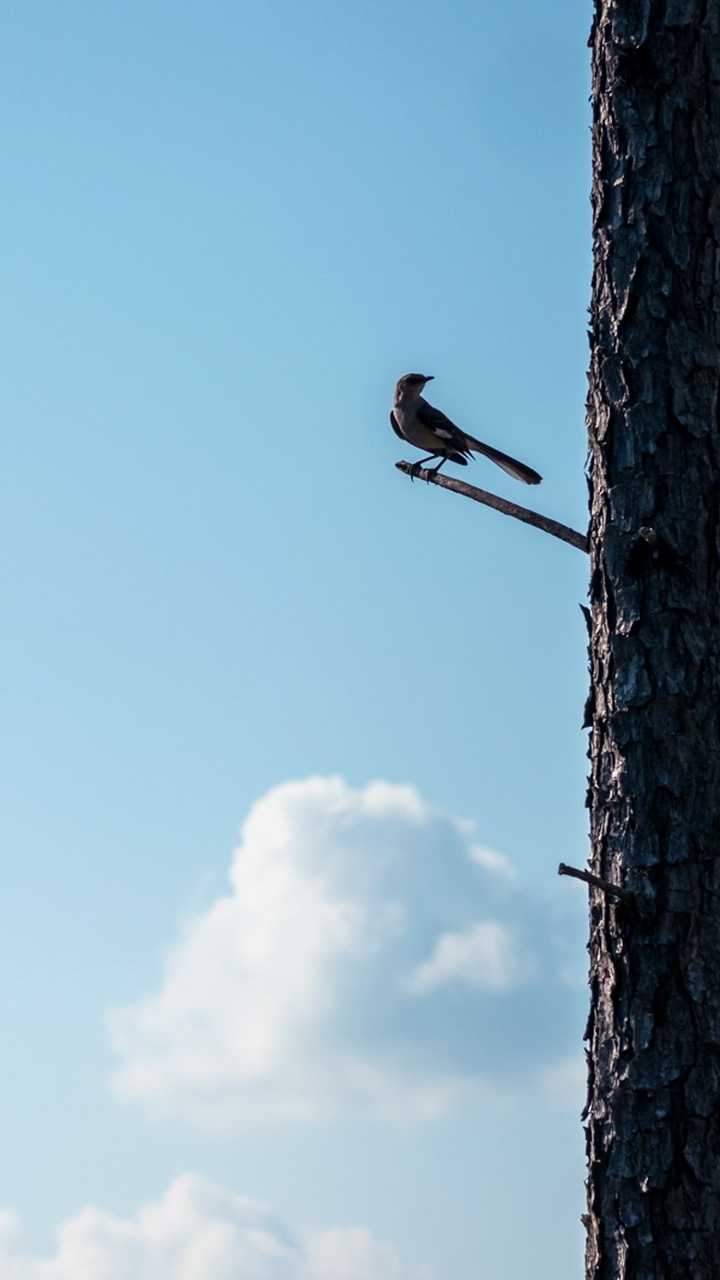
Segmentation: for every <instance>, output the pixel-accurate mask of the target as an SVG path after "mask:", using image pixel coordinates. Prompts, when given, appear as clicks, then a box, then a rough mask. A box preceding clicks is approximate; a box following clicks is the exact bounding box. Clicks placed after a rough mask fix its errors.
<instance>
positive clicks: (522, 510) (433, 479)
mask: <svg viewBox="0 0 720 1280" xmlns="http://www.w3.org/2000/svg"><path fill="white" fill-rule="evenodd" d="M395 466H396V467H397V469H398V471H404V472H405V475H406V476H415V475H416V476H417V477H418V479H419V480H427V481H428V482H429V483H430V484H439V485H440V488H441V489H452V490H453V493H462V494H463V495H464V496H465V497H466V498H472V500H473V502H482V503H483V504H484V505H485V506H486V507H493V508H494V510H495V511H502V513H503V515H505V516H514V517H515V519H516V520H522V521H523V523H524V524H532V525H534V526H535V528H536V529H543V530H544V531H545V533H550V534H552V536H553V538H560V540H561V541H562V542H569V543H570V546H571V547H577V548H578V549H579V550H580V551H587V550H588V540H587V538H586V536H585V534H584V533H578V532H577V530H576V529H570V528H568V526H567V525H566V524H560V522H559V521H558V520H551V519H550V517H549V516H541V515H540V513H539V512H537V511H529V510H528V508H527V507H518V506H516V504H515V503H514V502H508V501H507V499H506V498H498V497H497V495H496V494H494V493H488V492H487V491H486V490H485V489H476V488H475V485H474V484H466V483H465V481H464V480H456V479H455V476H441V475H435V474H434V473H433V472H432V471H427V470H426V469H425V467H420V468H419V469H418V470H414V469H413V467H412V464H411V463H409V462H396V463H395Z"/></svg>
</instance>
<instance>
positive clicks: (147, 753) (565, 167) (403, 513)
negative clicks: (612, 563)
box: [0, 0, 590, 1280]
mask: <svg viewBox="0 0 720 1280" xmlns="http://www.w3.org/2000/svg"><path fill="white" fill-rule="evenodd" d="M589 10H590V6H589V5H580V6H578V5H577V4H576V3H574V0H546V2H545V3H543V4H542V5H539V4H538V3H537V0H505V3H503V4H500V3H498V2H497V0H472V3H471V0H445V3H443V4H439V3H430V2H429V0H413V3H410V0H383V3H380V2H379V0H364V3H362V4H360V3H354V2H350V3H343V2H342V0H334V2H333V0H263V3H260V0H245V2H244V3H243V0H234V2H231V0H173V3H170V0H67V2H66V3H62V4H57V3H50V0H19V3H16V4H13V5H9V6H6V7H5V9H4V11H3V14H2V15H1V16H0V61H1V63H2V68H1V73H0V86H1V88H0V93H1V94H2V98H3V109H2V112H0V154H1V156H2V167H3V174H4V184H3V185H4V199H3V206H2V215H1V217H2V242H3V246H4V252H3V255H2V267H1V270H2V276H3V279H2V293H3V297H4V299H5V307H4V309H3V317H4V318H3V326H4V334H3V339H4V341H3V346H4V350H5V359H4V361H3V373H2V390H3V401H4V414H3V417H4V420H5V431H4V433H3V435H4V441H3V459H2V486H3V502H2V512H3V514H2V521H3V531H2V548H3V551H2V555H3V599H4V611H3V612H4V622H3V627H2V648H3V653H2V661H1V662H0V672H1V675H0V679H1V680H2V702H3V714H2V770H3V775H4V777H5V779H6V801H5V805H4V819H3V891H2V894H0V1001H1V1003H2V1020H3V1025H4V1030H5V1035H4V1047H3V1052H2V1054H0V1086H1V1094H0V1096H1V1097H2V1125H1V1128H0V1132H1V1134H2V1144H1V1145H2V1152H3V1156H2V1162H1V1163H0V1205H2V1206H4V1207H5V1208H4V1210H3V1212H2V1214H0V1280H39V1277H40V1274H41V1275H42V1280H77V1277H78V1276H79V1275H82V1276H83V1280H176V1278H177V1280H430V1278H432V1280H527V1277H528V1276H530V1275H532V1277H533V1280H571V1278H572V1280H575V1277H577V1276H578V1275H579V1274H580V1270H581V1262H580V1257H581V1249H582V1240H581V1229H580V1225H579V1215H580V1213H581V1212H582V1210H583V1188H582V1181H583V1176H584V1170H583V1149H582V1148H583V1138H582V1129H581V1124H580V1120H579V1113H580V1108H581V1105H582V1065H581V1058H582V1045H581V1037H582V1030H583V1025H584V1018H585V1012H586V999H587V998H586V991H585V986H584V979H585V968H586V956H585V951H584V942H585V908H586V903H585V894H584V892H583V889H582V887H581V886H579V885H578V884H576V883H569V882H567V881H560V880H558V878H557V875H556V869H557V864H558V862H559V861H561V860H564V861H567V862H570V863H575V864H579V863H582V862H583V860H584V858H585V855H586V849H587V834H586V830H587V823H586V813H585V810H584V789H585V774H586V760H585V749H586V742H585V737H584V735H583V733H582V732H581V730H580V724H581V720H582V705H583V701H584V697H585V692H586V686H587V674H586V656H585V635H584V627H583V622H582V617H581V613H580V609H579V607H578V605H579V604H580V603H582V602H583V601H584V598H585V591H586V578H587V565H586V561H585V557H584V556H583V554H582V553H581V552H579V551H577V550H575V549H574V548H572V547H570V546H567V545H565V544H561V543H560V542H557V541H555V540H553V539H551V538H549V537H548V536H546V535H545V534H543V533H541V532H539V531H537V530H533V529H530V528H528V527H527V526H523V525H520V524H519V523H517V522H515V521H511V520H509V519H506V518H504V517H502V516H500V515H498V514H496V513H495V512H492V511H489V510H487V509H486V508H481V507H477V506H475V504H471V503H469V502H467V501H465V500H464V499H462V498H460V497H458V496H456V495H453V494H449V493H446V492H442V491H440V490H438V489H435V488H428V487H427V486H424V485H423V484H421V483H415V484H414V485H413V484H411V483H410V482H409V481H408V479H407V478H406V477H405V476H403V475H401V474H400V473H398V472H397V471H396V470H395V468H394V466H393V464H394V462H395V461H396V460H397V459H398V458H401V457H408V458H413V456H417V455H414V451H413V450H412V448H411V447H410V446H407V447H404V446H402V445H401V444H400V442H399V441H398V440H397V439H396V437H395V436H394V435H393V434H392V432H391V430H390V426H389V423H388V412H389V409H390V406H391V402H392V389H393V384H394V382H395V380H396V379H397V378H398V377H399V376H400V375H401V374H403V373H406V372H409V371H411V370H412V371H420V372H423V373H431V374H434V376H435V381H434V382H433V383H432V384H431V387H430V388H429V390H428V397H429V398H430V399H431V400H432V401H433V402H434V403H436V404H438V405H439V406H440V407H442V408H443V409H444V410H445V411H446V412H447V413H448V414H449V415H450V416H451V417H452V418H453V419H454V420H455V421H457V422H459V423H461V424H462V425H463V426H465V427H466V428H467V429H468V430H469V431H471V432H473V433H474V434H476V435H479V436H480V438H481V439H486V440H488V441H489V442H490V443H492V444H495V445H497V446H498V447H500V448H502V449H505V450H506V451H507V452H509V453H511V454H514V455H515V456H517V457H519V458H521V459H523V460H524V461H526V462H527V463H529V464H530V465H531V466H534V467H536V468H537V469H538V470H539V471H541V472H542V474H543V476H544V477H545V479H544V481H543V484H542V486H541V487H540V488H538V489H532V490H528V489H525V488H524V487H523V486H521V485H519V484H517V483H516V482H514V481H513V480H512V479H510V478H509V477H507V476H505V475H504V474H503V473H502V472H500V471H499V470H497V469H496V468H494V467H492V466H491V465H490V464H489V463H486V462H484V461H482V460H478V461H476V462H473V463H472V464H471V465H470V466H469V467H468V469H467V472H463V478H466V479H469V480H470V481H475V482H476V483H478V484H479V485H481V486H483V487H488V488H492V489H494V490H495V491H496V492H498V493H502V494H504V495H505V496H506V497H509V498H512V499H514V500H516V501H518V502H521V503H522V502H527V503H528V504H529V505H531V506H532V505H535V506H536V507H537V508H538V509H539V510H542V511H544V512H546V513H547V514H549V515H551V516H553V517H554V518H556V519H559V520H562V521H564V522H566V523H568V524H570V525H573V526H575V527H576V528H581V529H582V528H584V526H585V524H586V519H587V516H586V490H585V481H584V478H583V463H584V457H585V431H584V425H583V419H584V396H585V385H586V381H585V370H586V364H587V341H586V336H585V330H586V320H587V314H586V308H587V304H588V299H589V276H590V262H589V257H590V255H589V247H590V220H589V204H588V190H589V166H590V160H589V150H590V139H589V131H588V123H589V109H588V101H587V100H588V92H589V72H588V51H587V48H586V40H587V33H588V29H589V23H590V12H589ZM430 393H431V394H430ZM448 470H449V471H450V472H452V471H453V470H455V472H456V473H457V471H458V469H457V468H452V467H449V468H448ZM241 828H242V834H241ZM228 877H230V878H228ZM40 1259H44V1260H45V1261H44V1263H43V1264H42V1265H41V1263H40ZM39 1268H40V1269H39ZM83 1268H84V1270H83Z"/></svg>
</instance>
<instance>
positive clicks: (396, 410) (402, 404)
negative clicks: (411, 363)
mask: <svg viewBox="0 0 720 1280" xmlns="http://www.w3.org/2000/svg"><path fill="white" fill-rule="evenodd" d="M426 382H432V375H431V374H423V373H406V374H405V375H404V377H402V378H400V381H399V382H398V383H397V385H396V387H395V399H394V403H393V409H392V412H391V414H390V423H391V425H392V429H393V431H394V432H395V434H396V435H398V436H399V437H400V439H401V440H407V442H408V444H412V445H414V446H415V447H416V448H417V449H424V450H426V451H427V452H428V456H427V457H426V458H423V459H422V462H430V461H431V460H432V459H433V458H440V461H439V463H438V464H437V466H436V467H434V468H433V472H434V474H437V472H438V471H439V470H440V468H441V467H442V466H444V465H445V463H446V462H457V463H459V464H460V465H461V466H463V467H465V466H467V461H468V458H470V457H472V455H473V453H481V454H482V455H483V457H485V458H489V459H490V461H491V462H494V463H495V464H496V466H498V467H502V469H503V471H507V473H508V475H510V476H512V477H513V478H514V479H515V480H521V481H522V482H523V484H539V483H540V481H541V480H542V476H540V475H538V473H537V471H534V470H533V468H532V467H527V466H526V465H525V463H524V462H518V461H517V459H516V458H511V457H510V456H509V455H508V454H507V453H502V452H501V451H500V450H499V449H494V448H493V447H492V445H490V444H483V443H482V441H480V440H476V439H475V437H474V436H471V435H468V433H467V432H466V431H462V430H461V429H460V427H456V426H455V423H454V422H451V421H450V419H449V418H447V417H446V416H445V414H444V413H442V412H441V411H440V409H435V408H434V407H433V405H431V404H428V402H427V400H424V399H423V397H422V395H421V392H422V391H423V390H424V389H425V384H426ZM422 462H417V463H415V466H416V467H420V466H421V465H422Z"/></svg>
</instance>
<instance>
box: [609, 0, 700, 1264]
mask: <svg viewBox="0 0 720 1280" xmlns="http://www.w3.org/2000/svg"><path fill="white" fill-rule="evenodd" d="M591 43H592V46H593V96H594V175H593V179H594V180H593V210H594V253H595V270H594V282H593V309H592V329H591V347H592V361H591V374H590V393H589V413H588V419H589V430H590V451H591V463H590V490H591V529H590V552H591V564H592V577H591V590H590V595H591V606H592V621H591V643H590V655H591V673H592V692H593V695H594V707H592V708H591V725H592V735H591V748H590V757H591V762H592V773H591V783H590V791H589V804H590V809H591V834H592V860H591V867H592V872H593V874H595V875H596V876H599V877H600V878H601V879H602V880H604V881H608V882H611V883H612V884H615V885H619V886H622V887H623V888H625V889H626V890H628V891H629V892H631V893H632V894H633V895H634V899H635V902H636V904H637V909H636V910H629V909H628V906H627V904H626V903H624V902H623V901H618V900H615V899H614V898H613V897H612V896H610V895H608V894H607V893H605V892H602V891H600V890H599V889H591V890H590V894H591V913H590V928H591V936H590V956H591V974H590V977H591V993H592V1007H591V1015H590V1021H589V1024H588V1039H589V1041H590V1050H589V1063H590V1074H589V1085H588V1107H589V1113H588V1115H589V1120H588V1129H587V1140H588V1159H589V1180H588V1215H587V1227H588V1246H587V1271H586V1275H587V1280H717V1277H718V1276H720V858H719V855H720V536H719V529H718V512H719V509H720V422H719V416H718V415H719V401H718V389H719V371H720V343H719V334H720V325H719V322H720V288H719V284H718V281H719V277H720V265H719V264H720V0H595V22H594V27H593V34H592V38H591Z"/></svg>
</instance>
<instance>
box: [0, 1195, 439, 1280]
mask: <svg viewBox="0 0 720 1280" xmlns="http://www.w3.org/2000/svg"><path fill="white" fill-rule="evenodd" d="M0 1280H431V1276H430V1273H429V1271H427V1270H426V1269H425V1268H421V1269H419V1270H418V1269H416V1268H415V1269H409V1268H407V1267H405V1266H404V1265H403V1263H402V1262H401V1260H400V1258H399V1257H398V1254H397V1252H396V1251H395V1249H394V1248H393V1247H392V1245H389V1244H383V1243H380V1242H378V1241H377V1240H375V1239H374V1238H373V1237H372V1236H371V1234H370V1232H369V1231H366V1230H365V1228H364V1227H331V1228H330V1229H329V1230H327V1231H321V1232H316V1233H314V1234H308V1235H306V1236H305V1237H302V1238H300V1239H297V1238H296V1237H295V1236H294V1235H293V1234H292V1233H291V1232H290V1231H288V1229H287V1227H285V1226H284V1225H283V1223H282V1222H280V1221H279V1220H278V1219H277V1218H276V1217H274V1215H273V1214H272V1213H271V1212H270V1211H269V1210H268V1208H267V1207H266V1206H265V1205H263V1204H261V1203H260V1202H259V1201H257V1200H251V1199H248V1198H247V1197H245V1196H236V1195H232V1194H231V1193H230V1192H229V1191H226V1190H224V1189H223V1188H222V1187H217V1186H214V1185H213V1184H212V1183H209V1182H205V1181H204V1180H203V1179H201V1178H197V1177H195V1176H194V1175H192V1174H184V1175H183V1176H182V1177H180V1178H177V1179H176V1181H175V1182H173V1183H172V1185H171V1186H170V1187H169V1188H168V1190H167V1191H166V1192H165V1194H164V1196H162V1198H161V1199H160V1200H158V1201H154V1202H150V1203H148V1204H145V1205H143V1206H142V1207H141V1208H140V1209H139V1210H138V1212H137V1214H136V1215H135V1217H134V1218H129V1219H125V1218H116V1217H113V1215H112V1214H109V1213H106V1212H105V1211H104V1210H102V1209H98V1208H96V1207H95V1206H94V1205H88V1206H87V1207H86V1208H84V1209H82V1210H81V1211H80V1213H78V1214H77V1215H76V1217H74V1218H71V1219H70V1220H69V1221H67V1222H65V1223H63V1225H62V1226H61V1227H60V1228H59V1230H58V1231H57V1250H56V1253H55V1256H54V1257H52V1258H37V1257H33V1256H31V1255H30V1254H29V1253H28V1252H27V1251H26V1250H25V1248H24V1247H23V1241H22V1235H21V1231H20V1226H19V1223H18V1222H17V1219H16V1218H15V1216H14V1215H13V1214H12V1213H10V1212H8V1211H7V1210H0Z"/></svg>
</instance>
